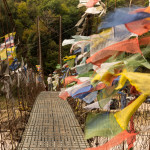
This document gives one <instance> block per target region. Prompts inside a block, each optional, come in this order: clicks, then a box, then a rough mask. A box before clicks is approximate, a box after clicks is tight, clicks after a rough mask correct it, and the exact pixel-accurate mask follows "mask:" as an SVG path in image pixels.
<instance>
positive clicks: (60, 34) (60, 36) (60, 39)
mask: <svg viewBox="0 0 150 150" xmlns="http://www.w3.org/2000/svg"><path fill="white" fill-rule="evenodd" d="M61 44H62V18H61V16H60V17H59V54H58V57H59V58H58V63H59V64H60V66H61V67H62V61H61V58H62V46H61Z"/></svg>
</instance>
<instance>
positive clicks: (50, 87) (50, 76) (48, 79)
mask: <svg viewBox="0 0 150 150" xmlns="http://www.w3.org/2000/svg"><path fill="white" fill-rule="evenodd" d="M47 82H48V91H52V90H53V84H52V75H51V74H49V76H48V78H47Z"/></svg>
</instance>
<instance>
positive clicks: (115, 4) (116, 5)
mask: <svg viewBox="0 0 150 150" xmlns="http://www.w3.org/2000/svg"><path fill="white" fill-rule="evenodd" d="M116 7H117V0H115V9H116Z"/></svg>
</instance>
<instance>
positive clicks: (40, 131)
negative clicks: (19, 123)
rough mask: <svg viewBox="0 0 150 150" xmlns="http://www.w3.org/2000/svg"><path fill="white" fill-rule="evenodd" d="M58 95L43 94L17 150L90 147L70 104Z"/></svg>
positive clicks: (56, 93)
mask: <svg viewBox="0 0 150 150" xmlns="http://www.w3.org/2000/svg"><path fill="white" fill-rule="evenodd" d="M58 94H59V93H58V92H42V93H41V94H40V95H39V96H38V97H37V100H36V102H35V104H34V107H33V109H32V112H31V114H30V118H29V121H28V124H27V126H26V129H25V132H24V134H23V137H22V141H21V143H20V144H19V147H18V150H84V149H85V148H86V147H88V146H89V145H88V143H87V141H86V140H85V139H84V135H83V132H82V130H81V128H80V125H79V123H78V121H77V119H76V118H75V115H74V113H73V111H72V109H71V107H70V105H69V104H68V102H67V101H64V100H61V99H59V98H58Z"/></svg>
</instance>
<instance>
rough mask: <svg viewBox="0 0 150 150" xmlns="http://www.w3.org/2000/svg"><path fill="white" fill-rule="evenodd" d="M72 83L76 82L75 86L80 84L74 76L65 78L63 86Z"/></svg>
mask: <svg viewBox="0 0 150 150" xmlns="http://www.w3.org/2000/svg"><path fill="white" fill-rule="evenodd" d="M72 82H77V84H81V83H82V82H81V81H80V80H79V79H77V78H76V76H68V77H66V78H65V86H66V85H68V84H70V83H72Z"/></svg>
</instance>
